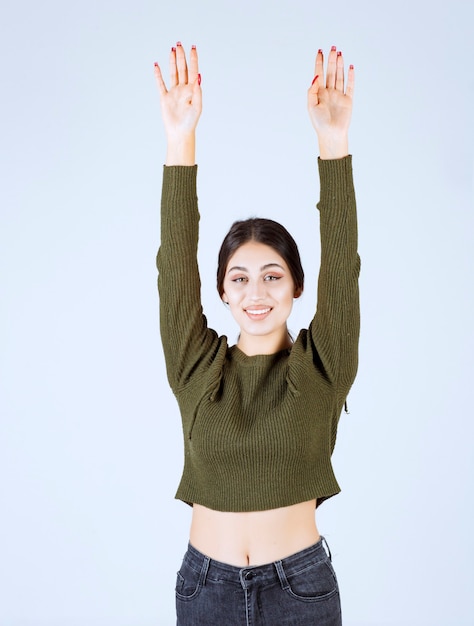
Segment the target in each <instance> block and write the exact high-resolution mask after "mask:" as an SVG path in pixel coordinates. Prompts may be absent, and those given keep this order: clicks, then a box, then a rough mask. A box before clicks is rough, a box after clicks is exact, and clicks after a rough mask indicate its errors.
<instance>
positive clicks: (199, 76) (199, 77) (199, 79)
mask: <svg viewBox="0 0 474 626" xmlns="http://www.w3.org/2000/svg"><path fill="white" fill-rule="evenodd" d="M200 84H201V74H198V85H200Z"/></svg>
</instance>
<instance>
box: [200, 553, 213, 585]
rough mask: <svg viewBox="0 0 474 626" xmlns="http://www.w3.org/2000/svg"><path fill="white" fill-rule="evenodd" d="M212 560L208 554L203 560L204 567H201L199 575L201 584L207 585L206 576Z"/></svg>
mask: <svg viewBox="0 0 474 626" xmlns="http://www.w3.org/2000/svg"><path fill="white" fill-rule="evenodd" d="M210 562H211V559H210V558H209V557H208V556H205V557H204V560H203V562H202V567H201V574H200V576H199V584H200V585H203V586H204V585H205V584H206V577H207V572H208V570H209V563H210Z"/></svg>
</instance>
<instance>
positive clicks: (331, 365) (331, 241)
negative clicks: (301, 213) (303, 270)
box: [310, 156, 360, 402]
mask: <svg viewBox="0 0 474 626" xmlns="http://www.w3.org/2000/svg"><path fill="white" fill-rule="evenodd" d="M319 174H320V181H321V186H320V188H321V191H320V201H319V203H318V209H319V212H320V236H321V265H320V272H319V280H318V301H317V309H316V314H315V317H314V319H313V321H312V322H311V325H310V336H311V339H312V341H313V349H315V354H316V355H317V356H316V358H317V360H318V361H319V363H320V365H322V368H323V370H324V374H325V376H326V378H327V380H328V381H329V382H330V383H331V384H335V385H336V386H337V387H338V396H339V398H340V401H342V402H343V401H344V399H345V397H346V395H347V393H348V391H349V389H350V387H351V385H352V382H353V380H354V378H355V375H356V372H357V365H358V341H359V327H360V314H359V288H358V278H359V272H360V258H359V255H358V252H357V215H356V202H355V193H354V185H353V180H352V159H351V157H350V156H348V157H346V158H344V159H340V160H331V161H325V160H319Z"/></svg>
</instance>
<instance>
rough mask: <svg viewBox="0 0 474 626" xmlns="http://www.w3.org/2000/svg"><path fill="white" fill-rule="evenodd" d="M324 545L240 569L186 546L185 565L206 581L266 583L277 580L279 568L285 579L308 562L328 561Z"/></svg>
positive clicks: (321, 543) (319, 542) (310, 547)
mask: <svg viewBox="0 0 474 626" xmlns="http://www.w3.org/2000/svg"><path fill="white" fill-rule="evenodd" d="M323 543H324V544H326V542H325V539H324V537H320V538H319V539H318V541H317V542H316V543H314V544H313V545H311V546H308V547H307V548H305V549H303V550H300V551H298V552H296V553H294V554H291V555H289V556H287V557H285V558H283V559H277V560H276V561H274V562H271V563H262V564H260V565H247V566H245V565H244V566H242V567H241V566H238V565H231V564H229V563H224V562H221V561H218V560H216V559H212V558H210V557H209V556H208V555H206V554H203V553H202V552H201V551H200V550H197V549H196V548H195V547H194V546H193V545H192V544H191V543H189V545H188V549H187V552H186V554H185V555H184V562H185V563H186V564H187V565H189V566H190V567H191V568H192V569H193V570H194V571H196V572H201V573H203V572H205V576H206V579H210V580H214V581H221V582H228V583H235V584H239V585H240V584H243V582H249V581H250V580H254V579H255V578H258V579H259V581H260V583H261V584H263V583H265V584H269V583H272V582H277V581H278V579H279V571H280V570H281V569H283V570H284V572H285V575H286V576H291V575H292V574H297V573H299V572H300V571H301V570H302V569H305V568H306V567H307V565H308V563H313V564H314V563H315V562H318V561H327V560H328V559H330V552H329V548H328V546H327V544H326V548H325V547H324V545H323Z"/></svg>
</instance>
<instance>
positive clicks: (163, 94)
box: [155, 42, 202, 165]
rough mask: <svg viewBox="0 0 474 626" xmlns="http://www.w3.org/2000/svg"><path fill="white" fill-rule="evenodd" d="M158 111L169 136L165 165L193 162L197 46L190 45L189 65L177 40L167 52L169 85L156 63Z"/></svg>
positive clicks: (199, 95) (197, 104)
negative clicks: (158, 95)
mask: <svg viewBox="0 0 474 626" xmlns="http://www.w3.org/2000/svg"><path fill="white" fill-rule="evenodd" d="M155 78H156V82H157V84H158V89H159V90H160V100H161V114H162V117H163V123H164V125H165V132H166V137H167V140H168V151H167V157H166V164H167V165H194V162H195V154H194V152H195V147H194V144H195V131H196V126H197V123H198V121H199V117H200V115H201V111H202V91H201V76H200V74H199V72H198V56H197V50H196V47H195V46H193V47H192V48H191V53H190V56H189V68H188V64H187V62H186V55H185V53H184V50H183V46H182V45H181V43H180V42H178V43H177V44H176V48H175V47H173V48H171V53H170V88H169V89H167V88H166V85H165V81H164V80H163V76H162V73H161V69H160V66H159V65H158V63H155Z"/></svg>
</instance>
